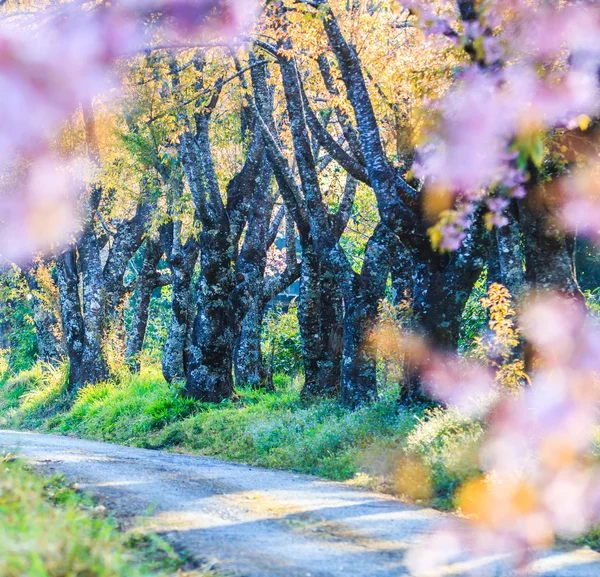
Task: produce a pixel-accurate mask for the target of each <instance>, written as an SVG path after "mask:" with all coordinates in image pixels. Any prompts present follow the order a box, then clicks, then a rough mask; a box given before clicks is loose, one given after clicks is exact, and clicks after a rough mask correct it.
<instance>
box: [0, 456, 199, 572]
mask: <svg viewBox="0 0 600 577" xmlns="http://www.w3.org/2000/svg"><path fill="white" fill-rule="evenodd" d="M187 566H188V564H187V562H186V560H185V559H183V558H182V557H181V556H180V555H178V554H177V553H176V552H175V551H174V550H173V549H172V548H171V547H170V546H169V545H168V544H167V543H166V542H165V541H164V540H162V539H161V538H159V537H158V536H156V535H152V534H141V533H136V532H135V531H130V532H127V533H123V532H120V531H119V529H118V526H117V523H116V522H115V521H114V520H113V519H112V518H110V517H107V516H106V511H105V509H104V508H103V507H100V506H96V505H95V503H94V501H93V500H92V499H91V498H90V497H88V496H86V495H85V494H82V493H80V492H78V491H75V490H74V489H73V488H71V487H69V486H68V484H67V483H66V482H65V480H64V479H63V478H62V477H57V476H54V477H51V478H44V477H41V476H40V475H38V474H36V473H34V472H33V471H31V470H30V469H29V468H27V467H26V466H25V465H24V464H23V463H21V462H20V461H19V460H16V459H14V458H12V457H10V456H4V457H1V456H0V575H2V577H25V576H27V577H84V576H85V577H167V576H174V575H178V576H180V577H185V576H186V575H189V577H191V576H192V574H191V573H187V572H186V567H187ZM193 576H194V577H209V573H205V572H194V573H193Z"/></svg>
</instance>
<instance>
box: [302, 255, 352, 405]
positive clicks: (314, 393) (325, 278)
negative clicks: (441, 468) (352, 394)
mask: <svg viewBox="0 0 600 577" xmlns="http://www.w3.org/2000/svg"><path fill="white" fill-rule="evenodd" d="M342 319H343V310H342V299H341V294H340V292H339V288H338V287H337V283H336V282H335V279H334V278H333V276H331V275H328V274H326V273H325V271H324V270H323V267H322V265H321V263H320V262H319V259H318V257H317V255H316V254H315V252H314V250H313V248H312V247H304V248H303V252H302V265H301V272H300V297H299V305H298V324H299V325H300V334H301V337H302V358H303V364H304V386H303V388H302V395H303V396H306V397H333V396H335V395H336V394H337V393H338V392H339V390H340V386H341V361H342V359H341V353H342V340H343V325H342V323H343V320H342Z"/></svg>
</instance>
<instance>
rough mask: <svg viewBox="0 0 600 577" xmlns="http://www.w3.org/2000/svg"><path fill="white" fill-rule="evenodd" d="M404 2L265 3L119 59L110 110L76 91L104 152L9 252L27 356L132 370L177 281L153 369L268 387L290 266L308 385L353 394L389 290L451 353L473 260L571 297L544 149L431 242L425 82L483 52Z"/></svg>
mask: <svg viewBox="0 0 600 577" xmlns="http://www.w3.org/2000/svg"><path fill="white" fill-rule="evenodd" d="M439 9H440V10H442V11H443V10H446V11H447V12H448V11H449V13H450V15H451V16H452V18H453V19H454V20H453V21H454V28H453V30H454V29H456V30H461V29H463V28H466V27H467V26H468V25H469V23H470V22H473V21H475V20H477V18H478V12H477V10H478V8H477V5H476V3H474V2H469V1H467V0H459V1H458V2H457V3H456V5H453V4H452V3H450V4H448V5H446V4H444V3H441V4H440V7H439ZM414 23H415V17H414V16H413V15H411V13H410V12H408V11H399V10H398V9H397V8H396V7H395V6H393V5H392V4H391V3H390V4H388V3H385V2H384V3H383V4H380V5H377V6H375V5H373V4H372V3H370V2H367V3H364V4H363V3H361V2H353V3H349V4H347V5H342V4H341V3H336V2H332V3H331V4H329V3H320V2H314V3H311V2H300V3H294V4H290V5H288V4H279V3H277V4H275V5H269V6H267V7H266V8H265V9H264V11H263V13H262V15H261V17H260V19H259V22H258V23H257V25H256V27H255V29H254V30H253V32H252V34H251V35H250V36H249V37H248V38H246V39H245V44H244V46H243V47H242V48H239V47H236V48H233V47H231V46H228V45H220V44H219V43H205V44H203V45H195V46H179V47H177V46H174V47H169V48H164V47H162V48H159V49H157V50H151V51H150V50H149V51H148V52H147V53H146V54H144V55H143V56H140V57H139V58H136V59H134V60H130V61H128V62H126V63H124V64H123V67H124V68H125V71H124V73H123V74H124V80H123V82H124V88H123V92H124V94H123V95H121V96H120V97H119V98H120V100H119V101H118V104H119V106H118V107H117V111H116V112H115V106H114V102H113V103H112V107H111V108H110V109H109V108H108V107H107V106H106V103H105V102H104V101H102V100H98V101H95V102H94V103H93V104H92V103H91V102H87V103H83V106H82V111H81V118H79V117H77V118H74V119H73V120H72V122H71V123H70V124H69V127H68V128H66V129H65V131H64V134H63V136H62V137H61V139H60V140H61V143H60V146H63V147H66V148H68V149H69V150H70V151H73V150H75V151H76V150H79V151H83V150H85V153H86V155H87V157H88V159H89V160H90V162H91V163H92V164H93V165H95V166H96V167H97V171H96V172H95V173H94V177H93V178H91V179H90V182H89V183H88V185H87V187H86V189H85V191H84V192H82V194H81V197H80V199H79V208H80V213H81V222H82V225H81V231H80V233H79V234H78V236H77V238H76V240H74V241H73V242H72V243H71V244H69V245H68V246H66V247H62V248H60V249H59V250H57V251H56V252H55V254H53V255H51V256H45V257H40V258H38V259H36V260H35V261H34V262H33V264H30V265H27V266H22V267H21V268H22V274H23V278H24V279H25V281H26V283H27V286H28V288H29V291H30V294H31V295H32V298H31V306H32V307H33V310H34V320H35V328H36V333H37V344H38V350H39V356H40V358H41V359H43V360H45V361H49V362H53V361H56V360H58V359H61V358H63V357H66V358H68V361H69V366H70V373H69V382H70V386H71V387H72V388H73V389H77V388H79V387H82V386H84V385H85V384H89V383H91V384H93V383H97V382H101V381H103V380H106V379H107V378H108V377H109V376H110V373H111V370H112V369H113V368H114V366H115V364H118V363H121V362H127V364H128V365H129V367H130V368H131V370H134V371H137V370H139V368H140V353H141V351H142V347H143V343H144V338H145V333H146V327H147V325H148V319H149V311H150V303H151V299H152V296H153V294H155V291H156V289H157V288H158V287H161V286H165V285H166V284H170V285H171V294H172V303H171V320H170V326H169V331H168V336H167V339H166V343H165V345H164V355H163V361H162V368H163V374H164V377H165V378H166V379H167V380H168V381H173V380H175V379H182V380H184V381H185V386H184V391H185V393H186V394H187V395H190V396H192V397H194V398H197V399H200V400H204V401H212V402H219V401H221V400H223V399H226V398H228V397H231V396H232V395H233V392H234V376H235V382H237V383H245V384H249V385H251V386H253V387H268V386H269V371H268V370H267V367H266V366H265V365H266V363H265V361H264V359H263V354H262V351H261V334H262V324H263V320H264V315H265V310H266V307H267V305H268V303H269V302H270V301H272V299H273V298H274V297H275V296H276V295H278V294H279V293H281V292H282V291H283V290H285V289H286V288H287V287H289V286H290V285H291V284H292V283H294V282H295V281H296V280H298V279H299V283H300V294H299V299H298V301H299V306H298V322H299V326H300V332H301V340H302V356H303V366H304V377H305V381H304V388H303V392H304V393H305V394H306V395H307V396H334V395H339V396H340V398H341V399H342V401H343V402H344V403H345V404H347V405H349V406H358V405H360V404H362V403H365V402H368V401H369V400H371V399H373V398H374V397H375V396H376V394H377V370H376V368H377V342H376V340H375V339H374V338H373V334H374V331H375V327H376V325H377V322H378V317H379V311H380V306H381V301H382V299H384V298H385V297H386V295H387V296H388V297H389V298H390V299H391V300H392V301H393V303H394V304H395V305H400V304H401V303H403V302H405V303H406V302H408V303H410V306H411V309H412V314H411V319H413V320H412V322H411V324H412V329H413V330H415V331H417V332H418V333H419V334H420V335H421V336H422V337H424V339H425V340H426V341H427V342H428V343H429V344H430V345H431V346H432V347H435V348H438V349H443V350H445V351H447V352H455V351H456V349H457V347H458V341H459V334H460V329H461V318H462V315H463V310H464V308H465V305H466V303H467V300H468V299H469V296H470V295H471V293H472V291H473V287H474V285H475V283H476V281H477V279H478V278H480V276H481V274H482V271H484V269H486V270H487V278H488V281H489V282H499V283H501V284H503V285H504V286H506V287H508V289H509V290H510V292H511V294H512V295H513V296H515V297H516V298H519V297H520V296H521V295H523V294H524V293H525V291H526V289H528V288H536V289H549V288H552V289H558V290H559V291H561V292H563V293H565V294H567V295H570V296H574V297H577V296H578V295H579V294H580V291H579V287H578V285H577V282H576V280H575V275H574V265H573V239H572V238H571V237H569V236H567V235H566V234H565V233H564V232H563V231H562V230H561V228H560V227H559V226H558V225H557V222H556V219H555V213H554V211H555V209H556V206H555V203H554V199H553V198H552V196H551V194H549V192H548V191H549V186H548V182H549V181H550V180H551V176H552V175H553V174H557V173H558V171H559V170H564V163H563V164H562V165H561V166H560V167H558V166H556V165H557V164H559V163H557V162H556V159H554V158H552V157H550V156H549V157H548V159H547V161H546V162H545V164H544V165H542V166H540V167H536V166H534V165H533V164H531V166H530V167H529V170H530V174H531V178H530V179H529V181H528V183H527V185H526V187H527V192H528V194H527V196H526V197H525V198H514V199H512V200H511V201H510V204H509V205H508V206H507V207H506V209H505V211H504V215H505V217H506V220H507V224H505V225H504V226H502V227H500V228H494V227H491V226H489V225H490V218H489V214H488V213H487V209H486V208H485V207H484V206H480V207H478V208H476V209H474V211H473V212H472V213H471V214H470V215H469V219H468V220H469V222H465V223H464V226H463V229H464V231H463V238H461V242H460V246H458V248H457V249H456V250H454V251H444V250H439V248H438V247H437V246H436V243H435V242H432V239H433V235H434V234H435V232H434V228H435V227H434V225H435V224H436V222H439V220H440V218H443V215H444V214H445V211H446V210H447V209H451V208H452V207H453V203H455V202H457V201H456V200H455V198H454V197H453V196H452V195H449V194H447V193H446V191H444V190H443V188H442V187H440V186H427V182H426V181H425V182H424V181H422V180H418V179H416V178H415V176H414V173H413V162H414V159H415V150H414V143H415V142H416V141H417V140H418V138H419V136H420V135H421V134H422V133H423V132H424V131H425V130H426V128H427V125H428V123H430V122H431V121H432V118H434V116H435V111H434V110H431V111H429V112H428V111H427V108H424V107H423V103H424V102H425V101H426V100H427V99H429V98H432V97H439V96H440V95H442V94H443V93H444V92H446V91H447V90H448V89H450V88H452V84H453V82H454V81H455V79H456V70H457V69H460V68H461V67H465V66H468V65H471V64H472V63H473V61H476V59H477V58H478V56H477V53H476V51H474V50H473V49H472V46H470V45H469V44H468V43H463V44H460V45H459V46H456V45H455V44H452V43H449V42H447V43H446V42H444V41H439V40H433V39H431V38H429V37H427V36H425V35H423V33H422V32H421V31H420V30H419V29H418V28H417V27H416V26H415V25H414ZM455 34H456V33H455ZM481 65H482V66H485V65H486V64H485V63H482V64H481ZM115 127H116V128H115ZM365 207H367V208H365ZM361 219H362V220H361ZM362 221H368V222H367V224H366V225H364V226H361V225H357V224H356V223H360V222H362ZM357 226H358V228H360V230H359V231H358V232H357V231H356V227H357ZM432 227H434V228H432ZM434 240H435V239H434ZM283 244H284V245H285V248H284V249H283V250H281V248H280V247H281V246H282V245H283ZM126 306H130V307H132V309H133V314H132V320H131V322H130V323H129V324H130V327H129V330H128V331H126V330H125V321H124V309H125V307H126ZM418 373H419V371H418V369H417V368H415V369H414V370H413V369H410V368H409V369H408V370H407V371H406V372H405V374H404V376H403V380H402V387H401V390H402V394H403V398H405V399H418V398H420V397H421V396H422V395H423V394H424V393H423V391H422V389H421V387H420V379H419V374H418Z"/></svg>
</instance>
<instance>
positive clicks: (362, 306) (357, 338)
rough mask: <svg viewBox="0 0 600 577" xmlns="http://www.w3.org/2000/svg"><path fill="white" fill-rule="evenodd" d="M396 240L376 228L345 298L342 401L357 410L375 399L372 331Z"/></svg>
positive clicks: (375, 350) (380, 225)
mask: <svg viewBox="0 0 600 577" xmlns="http://www.w3.org/2000/svg"><path fill="white" fill-rule="evenodd" d="M394 241H395V238H394V237H393V235H392V234H391V232H390V231H389V230H387V228H386V227H385V226H384V225H382V224H379V225H378V226H377V228H376V229H375V232H374V233H373V235H372V236H371V238H370V239H369V242H368V243H367V247H366V250H365V256H364V259H363V266H362V270H361V273H360V275H355V277H354V282H352V284H351V286H349V287H348V289H351V292H350V290H346V291H345V294H344V302H345V308H346V316H345V318H344V352H343V371H342V394H341V400H342V402H343V403H344V404H345V405H348V406H350V407H352V408H356V407H358V406H360V405H362V404H366V403H369V402H372V401H373V400H374V399H375V398H376V397H377V343H376V341H375V339H374V331H375V328H376V326H377V322H378V318H379V303H380V302H381V299H382V298H383V297H384V294H385V286H386V282H387V278H388V275H389V271H390V260H391V254H392V247H393V246H394Z"/></svg>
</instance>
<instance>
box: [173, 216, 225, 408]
mask: <svg viewBox="0 0 600 577" xmlns="http://www.w3.org/2000/svg"><path fill="white" fill-rule="evenodd" d="M223 228H224V229H225V230H222V229H221V230H206V229H204V230H203V231H202V233H201V235H200V244H201V246H202V254H201V256H200V264H201V270H200V282H199V287H198V295H197V308H198V310H197V313H196V318H195V320H194V324H193V328H192V335H191V343H190V356H189V360H188V363H187V366H186V384H185V388H184V391H185V393H186V394H187V395H189V396H190V397H193V398H195V399H198V400H201V401H207V402H214V403H219V402H221V401H222V400H223V399H227V398H229V397H231V396H232V395H233V349H234V345H235V340H236V337H237V334H236V328H237V327H236V325H235V320H236V311H235V310H234V307H233V306H232V302H231V298H230V297H231V294H232V292H233V290H234V288H235V275H234V272H233V271H232V268H231V262H232V256H233V255H232V254H230V251H231V243H230V239H229V238H228V236H229V235H228V233H227V228H226V227H223Z"/></svg>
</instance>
